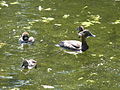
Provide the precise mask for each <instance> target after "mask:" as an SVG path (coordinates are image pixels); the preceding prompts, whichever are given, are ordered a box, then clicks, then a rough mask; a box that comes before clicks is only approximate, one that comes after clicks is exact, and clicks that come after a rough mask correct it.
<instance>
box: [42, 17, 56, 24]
mask: <svg viewBox="0 0 120 90" xmlns="http://www.w3.org/2000/svg"><path fill="white" fill-rule="evenodd" d="M41 18H42V20H41V21H42V22H45V23H49V22H50V21H53V20H54V18H52V17H48V18H47V17H41Z"/></svg>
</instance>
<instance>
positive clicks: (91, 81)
mask: <svg viewBox="0 0 120 90" xmlns="http://www.w3.org/2000/svg"><path fill="white" fill-rule="evenodd" d="M86 82H90V83H94V82H95V81H94V80H86Z"/></svg>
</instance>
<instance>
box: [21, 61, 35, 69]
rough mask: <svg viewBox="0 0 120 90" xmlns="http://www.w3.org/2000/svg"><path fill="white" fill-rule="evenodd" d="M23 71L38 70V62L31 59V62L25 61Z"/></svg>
mask: <svg viewBox="0 0 120 90" xmlns="http://www.w3.org/2000/svg"><path fill="white" fill-rule="evenodd" d="M21 67H22V68H23V69H32V68H37V61H35V60H33V59H30V60H24V61H23V63H22V66H21Z"/></svg>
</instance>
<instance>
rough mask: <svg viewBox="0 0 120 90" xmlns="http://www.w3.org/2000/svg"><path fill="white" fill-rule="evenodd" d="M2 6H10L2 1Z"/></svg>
mask: <svg viewBox="0 0 120 90" xmlns="http://www.w3.org/2000/svg"><path fill="white" fill-rule="evenodd" d="M0 5H2V6H6V7H8V4H7V3H6V2H5V1H0Z"/></svg>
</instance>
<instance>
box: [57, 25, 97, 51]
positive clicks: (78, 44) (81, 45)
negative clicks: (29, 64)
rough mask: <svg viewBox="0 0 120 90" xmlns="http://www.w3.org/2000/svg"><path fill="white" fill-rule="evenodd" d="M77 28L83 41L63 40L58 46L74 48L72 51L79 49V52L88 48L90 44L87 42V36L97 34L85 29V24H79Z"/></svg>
mask: <svg viewBox="0 0 120 90" xmlns="http://www.w3.org/2000/svg"><path fill="white" fill-rule="evenodd" d="M77 30H78V36H79V38H81V41H78V40H64V41H61V42H60V43H59V44H57V45H56V46H58V47H61V48H64V49H68V50H72V51H77V52H79V53H82V52H85V51H86V50H88V49H89V46H88V44H87V41H86V38H88V37H95V35H93V34H92V33H91V32H90V31H89V30H86V29H84V28H83V26H79V27H78V28H77Z"/></svg>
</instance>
